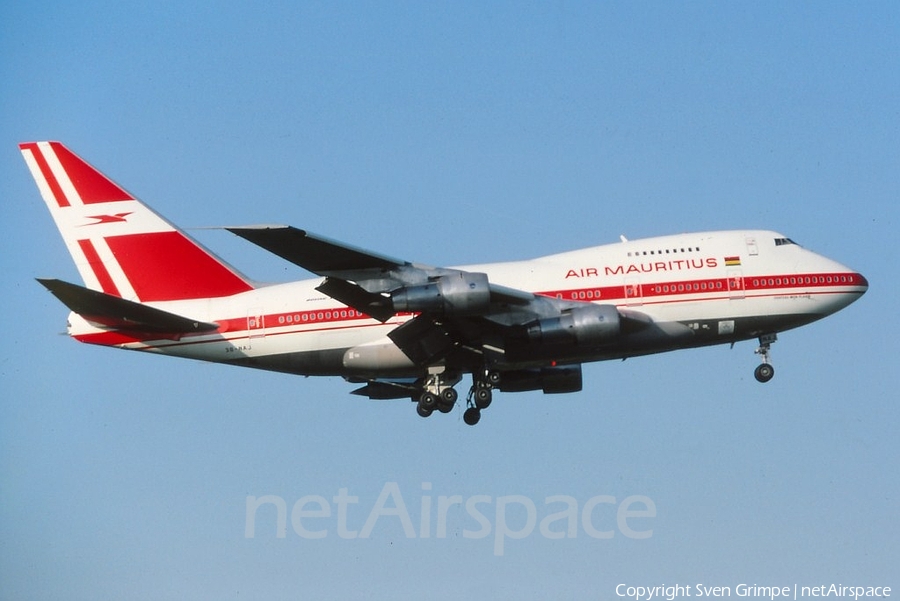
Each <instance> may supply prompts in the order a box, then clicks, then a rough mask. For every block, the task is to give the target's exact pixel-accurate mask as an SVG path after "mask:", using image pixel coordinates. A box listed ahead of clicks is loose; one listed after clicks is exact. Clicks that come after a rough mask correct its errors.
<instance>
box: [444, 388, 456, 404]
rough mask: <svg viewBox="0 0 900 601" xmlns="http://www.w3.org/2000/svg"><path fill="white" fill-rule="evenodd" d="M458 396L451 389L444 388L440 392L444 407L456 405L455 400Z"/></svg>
mask: <svg viewBox="0 0 900 601" xmlns="http://www.w3.org/2000/svg"><path fill="white" fill-rule="evenodd" d="M458 396H459V395H457V394H456V390H455V389H453V388H445V389H443V390H442V391H441V403H443V404H444V405H450V406H451V407H453V405H455V404H456V399H457V397H458Z"/></svg>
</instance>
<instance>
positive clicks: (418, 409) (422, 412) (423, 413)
mask: <svg viewBox="0 0 900 601" xmlns="http://www.w3.org/2000/svg"><path fill="white" fill-rule="evenodd" d="M416 413H418V414H419V415H421V416H422V417H430V416H431V414H432V413H434V410H432V409H426V408H425V407H423V406H422V405H421V404H420V405H417V406H416Z"/></svg>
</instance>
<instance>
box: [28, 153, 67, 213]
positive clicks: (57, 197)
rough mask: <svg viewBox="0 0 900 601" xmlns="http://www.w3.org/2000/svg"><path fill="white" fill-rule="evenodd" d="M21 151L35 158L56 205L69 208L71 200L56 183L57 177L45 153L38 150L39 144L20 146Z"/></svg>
mask: <svg viewBox="0 0 900 601" xmlns="http://www.w3.org/2000/svg"><path fill="white" fill-rule="evenodd" d="M19 149H20V150H21V151H22V152H26V151H27V152H28V153H30V154H31V156H32V157H33V158H34V161H35V163H37V166H38V169H39V171H40V174H41V176H43V179H44V181H45V182H47V187H49V188H50V193H51V194H53V200H54V201H56V204H57V205H59V206H60V207H68V206H69V200H68V199H67V198H66V195H65V193H63V191H62V188H61V187H60V186H59V182H58V181H56V176H55V175H53V171H51V170H50V165H48V164H47V159H45V158H44V155H43V153H41V152H40V150H38V145H37V142H26V143H24V144H19ZM35 179H37V175H35ZM47 202H51V200H49V199H48V200H47Z"/></svg>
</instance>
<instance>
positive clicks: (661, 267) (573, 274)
mask: <svg viewBox="0 0 900 601" xmlns="http://www.w3.org/2000/svg"><path fill="white" fill-rule="evenodd" d="M718 266H719V261H718V259H716V258H715V257H707V258H705V259H675V260H672V261H651V262H647V263H629V264H627V265H616V266H609V265H606V266H605V267H603V273H604V275H628V274H632V273H658V272H662V271H684V270H688V269H715V268H717V267H718ZM599 275H600V270H598V269H597V268H596V267H582V268H581V269H570V270H569V271H568V272H566V279H569V278H590V277H598V276H599Z"/></svg>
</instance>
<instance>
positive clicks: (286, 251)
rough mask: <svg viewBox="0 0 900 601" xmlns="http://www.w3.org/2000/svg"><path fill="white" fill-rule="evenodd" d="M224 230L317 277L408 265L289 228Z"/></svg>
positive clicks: (286, 226)
mask: <svg viewBox="0 0 900 601" xmlns="http://www.w3.org/2000/svg"><path fill="white" fill-rule="evenodd" d="M225 229H227V230H228V231H229V232H231V233H233V234H236V235H238V236H240V237H241V238H244V239H245V240H249V241H250V242H252V243H254V244H256V245H257V246H260V247H262V248H264V249H266V250H267V251H269V252H271V253H273V254H276V255H278V256H279V257H281V258H282V259H285V260H287V261H290V262H291V263H293V264H294V265H299V266H300V267H302V268H303V269H306V270H309V271H311V272H313V273H315V274H317V275H330V274H332V273H335V272H341V271H360V270H366V269H392V268H394V267H400V266H403V265H409V263H408V262H407V261H401V260H399V259H394V258H391V257H387V256H385V255H379V254H375V253H372V252H369V251H366V250H362V249H360V248H356V247H354V246H350V245H347V244H343V243H341V242H337V241H334V240H329V239H328V238H324V237H322V236H316V235H315V234H311V233H309V232H306V231H304V230H299V229H297V228H295V227H291V226H289V225H259V226H247V227H228V228H225Z"/></svg>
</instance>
